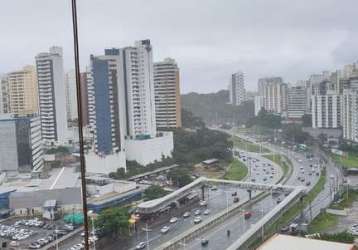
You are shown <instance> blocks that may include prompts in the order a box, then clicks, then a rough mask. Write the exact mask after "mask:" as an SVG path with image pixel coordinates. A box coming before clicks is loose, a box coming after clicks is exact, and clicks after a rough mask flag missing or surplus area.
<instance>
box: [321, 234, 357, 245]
mask: <svg viewBox="0 0 358 250" xmlns="http://www.w3.org/2000/svg"><path fill="white" fill-rule="evenodd" d="M314 239H320V240H327V241H334V242H342V243H353V242H354V236H353V235H352V234H351V233H349V232H341V233H336V234H320V235H319V236H318V235H317V236H316V237H314Z"/></svg>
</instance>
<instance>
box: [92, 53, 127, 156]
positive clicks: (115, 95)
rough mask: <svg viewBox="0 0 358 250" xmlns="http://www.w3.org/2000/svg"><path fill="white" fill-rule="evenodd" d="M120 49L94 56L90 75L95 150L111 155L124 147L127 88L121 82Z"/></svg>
mask: <svg viewBox="0 0 358 250" xmlns="http://www.w3.org/2000/svg"><path fill="white" fill-rule="evenodd" d="M119 59H120V56H119V49H110V50H106V51H105V55H103V56H91V66H90V74H89V75H88V79H87V83H88V114H89V125H90V127H91V129H92V130H93V133H94V144H95V145H94V146H95V149H94V150H95V152H96V153H97V154H99V155H101V154H102V155H109V154H114V153H118V152H120V151H123V150H124V136H125V128H126V124H125V121H126V119H125V115H126V110H125V106H126V103H125V98H124V95H125V88H124V85H122V84H121V82H120V81H119V76H120V60H119Z"/></svg>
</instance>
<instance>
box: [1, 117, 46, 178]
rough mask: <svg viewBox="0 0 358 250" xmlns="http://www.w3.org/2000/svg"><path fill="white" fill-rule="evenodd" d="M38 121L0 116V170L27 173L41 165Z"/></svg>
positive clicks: (29, 118) (32, 118)
mask: <svg viewBox="0 0 358 250" xmlns="http://www.w3.org/2000/svg"><path fill="white" fill-rule="evenodd" d="M38 121H39V119H38V118H36V117H34V116H28V117H18V116H17V115H15V114H3V115H1V116H0V170H1V171H8V172H29V171H31V170H32V169H33V167H41V165H42V147H41V133H38V130H39V125H40V124H39V122H38Z"/></svg>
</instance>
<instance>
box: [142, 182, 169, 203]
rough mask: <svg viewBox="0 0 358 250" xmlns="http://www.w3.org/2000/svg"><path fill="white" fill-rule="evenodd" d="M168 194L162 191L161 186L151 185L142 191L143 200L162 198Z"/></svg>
mask: <svg viewBox="0 0 358 250" xmlns="http://www.w3.org/2000/svg"><path fill="white" fill-rule="evenodd" d="M167 194H168V191H166V190H164V188H162V187H161V186H158V185H152V186H150V187H149V188H147V189H146V190H145V191H144V197H143V198H144V200H145V201H149V200H154V199H158V198H160V197H163V196H165V195H167Z"/></svg>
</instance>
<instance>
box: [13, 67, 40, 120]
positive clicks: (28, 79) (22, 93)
mask: <svg viewBox="0 0 358 250" xmlns="http://www.w3.org/2000/svg"><path fill="white" fill-rule="evenodd" d="M7 81H8V98H9V113H13V114H18V115H27V114H33V113H37V112H38V93H37V79H36V68H35V67H34V66H30V65H29V66H25V67H24V68H23V69H22V70H18V71H13V72H10V73H8V74H7Z"/></svg>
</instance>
